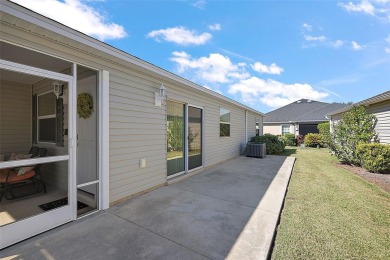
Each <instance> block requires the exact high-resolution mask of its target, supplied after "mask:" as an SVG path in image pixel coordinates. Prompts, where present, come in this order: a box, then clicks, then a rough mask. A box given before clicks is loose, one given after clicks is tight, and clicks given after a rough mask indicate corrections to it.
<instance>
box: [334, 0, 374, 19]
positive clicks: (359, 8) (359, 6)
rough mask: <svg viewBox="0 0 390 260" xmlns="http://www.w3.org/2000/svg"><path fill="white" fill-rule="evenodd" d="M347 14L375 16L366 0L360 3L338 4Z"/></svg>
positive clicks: (372, 8)
mask: <svg viewBox="0 0 390 260" xmlns="http://www.w3.org/2000/svg"><path fill="white" fill-rule="evenodd" d="M339 5H340V6H341V7H342V8H344V9H345V10H347V11H348V12H362V13H366V14H370V15H375V7H374V6H373V5H372V4H371V3H370V1H368V0H362V1H361V2H360V3H356V4H354V3H352V2H349V3H347V4H339Z"/></svg>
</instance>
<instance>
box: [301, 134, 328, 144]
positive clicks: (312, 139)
mask: <svg viewBox="0 0 390 260" xmlns="http://www.w3.org/2000/svg"><path fill="white" fill-rule="evenodd" d="M304 143H305V146H308V147H317V146H320V147H324V141H323V140H322V136H321V135H320V134H312V133H309V134H307V135H305V139H304Z"/></svg>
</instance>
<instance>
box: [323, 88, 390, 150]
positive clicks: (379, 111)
mask: <svg viewBox="0 0 390 260" xmlns="http://www.w3.org/2000/svg"><path fill="white" fill-rule="evenodd" d="M359 105H362V106H364V107H365V108H366V112H367V113H370V114H373V115H375V117H376V119H377V123H376V126H375V132H376V133H377V134H378V138H379V142H380V143H383V144H390V91H386V92H383V93H381V94H379V95H376V96H373V97H370V98H367V99H365V100H362V101H360V102H357V103H354V104H351V105H349V106H347V107H344V108H342V109H338V110H335V111H332V112H330V113H329V114H328V117H329V119H330V123H331V124H330V127H331V130H332V129H333V127H334V125H335V124H337V122H338V121H339V120H340V119H341V118H342V116H343V113H344V112H346V111H348V110H350V109H351V108H352V107H354V106H359Z"/></svg>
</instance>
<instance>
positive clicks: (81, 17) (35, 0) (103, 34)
mask: <svg viewBox="0 0 390 260" xmlns="http://www.w3.org/2000/svg"><path fill="white" fill-rule="evenodd" d="M12 1H13V2H15V3H18V4H20V5H23V6H25V7H27V8H29V9H31V10H33V11H35V12H37V13H40V14H42V15H44V16H47V17H49V18H51V19H53V20H56V21H58V22H60V23H62V24H64V25H66V26H69V27H71V28H73V29H75V30H78V31H80V32H82V33H85V34H87V35H90V36H92V37H96V38H97V39H99V40H101V41H104V40H107V39H119V38H123V37H125V36H126V35H127V34H126V31H125V29H124V28H123V26H121V25H118V24H116V23H113V22H110V21H108V18H107V17H106V16H105V15H104V14H102V13H101V12H99V11H97V10H96V9H94V8H93V7H91V6H88V5H87V4H84V3H82V1H81V0H64V1H57V0H12Z"/></svg>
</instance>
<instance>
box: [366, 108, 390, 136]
mask: <svg viewBox="0 0 390 260" xmlns="http://www.w3.org/2000/svg"><path fill="white" fill-rule="evenodd" d="M366 111H367V113H370V114H373V115H375V116H376V119H377V120H378V121H377V123H376V126H375V132H376V133H377V134H378V138H379V141H380V142H381V143H384V144H390V100H387V101H383V102H380V103H377V104H373V105H371V106H369V107H366Z"/></svg>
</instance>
